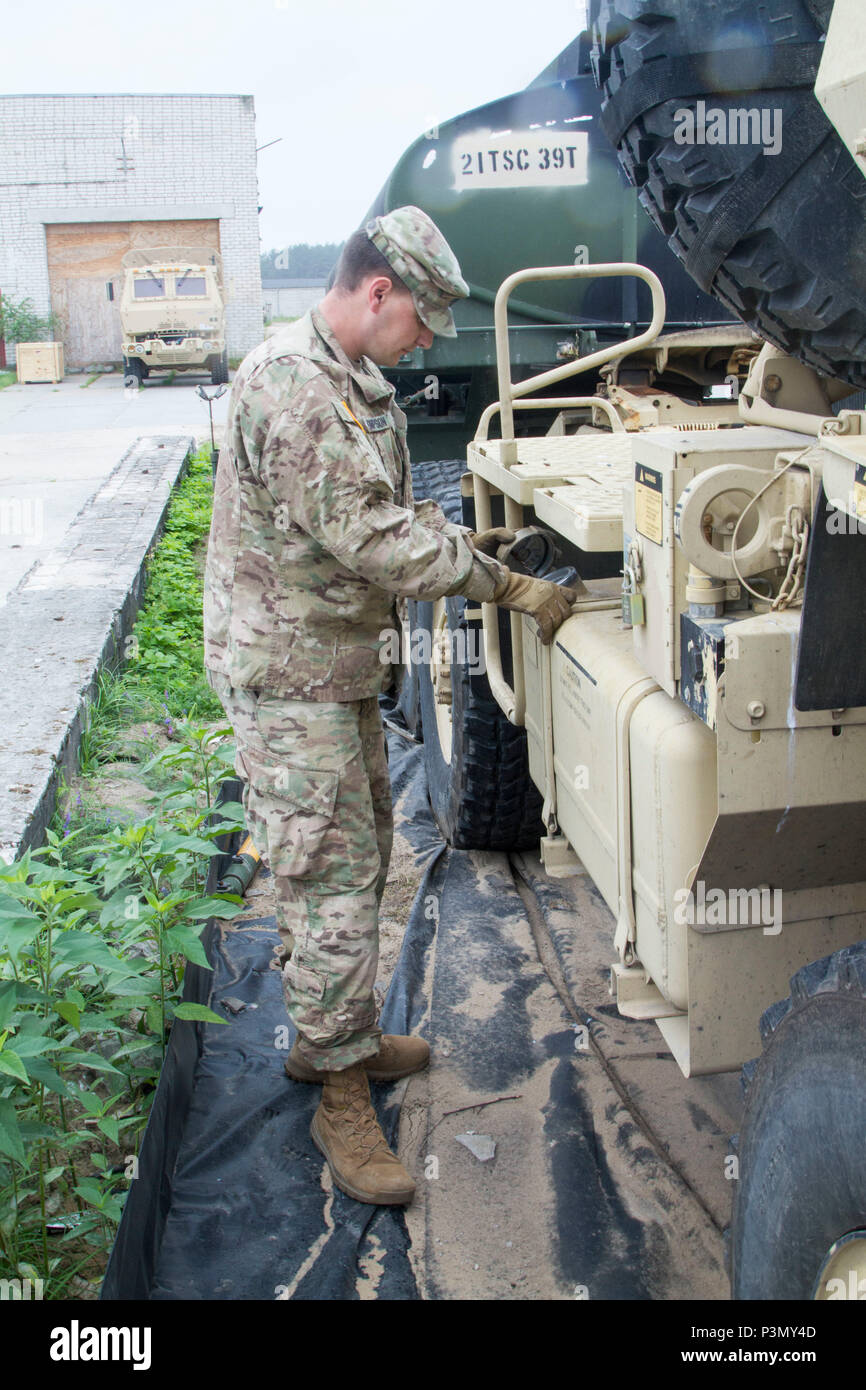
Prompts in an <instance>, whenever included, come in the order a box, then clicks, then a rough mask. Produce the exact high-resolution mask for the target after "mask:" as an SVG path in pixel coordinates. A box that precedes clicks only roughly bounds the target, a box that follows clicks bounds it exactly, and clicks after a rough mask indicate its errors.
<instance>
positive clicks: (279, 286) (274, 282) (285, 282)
mask: <svg viewBox="0 0 866 1390" xmlns="http://www.w3.org/2000/svg"><path fill="white" fill-rule="evenodd" d="M327 279H328V277H327V275H314V276H313V277H312V279H308V280H292V279H290V278H289V277H288V276H287V275H277V276H274V278H273V279H270V278H269V277H268V276H265V275H263V276H262V289H263V290H323V289H324V288H325V284H326V283H327Z"/></svg>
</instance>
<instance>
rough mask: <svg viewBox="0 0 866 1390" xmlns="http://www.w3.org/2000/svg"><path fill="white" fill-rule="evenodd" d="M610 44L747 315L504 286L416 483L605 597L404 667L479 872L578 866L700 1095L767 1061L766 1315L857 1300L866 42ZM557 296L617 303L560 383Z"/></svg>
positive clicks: (696, 1)
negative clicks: (503, 862) (464, 441)
mask: <svg viewBox="0 0 866 1390" xmlns="http://www.w3.org/2000/svg"><path fill="white" fill-rule="evenodd" d="M777 11H778V13H777ZM590 18H591V25H592V32H593V45H592V63H593V67H594V71H595V75H596V77H597V80H598V83H599V86H600V89H601V92H602V96H603V105H602V110H601V124H602V125H603V127H604V129H605V131H606V133H607V136H608V138H610V139H611V140H612V144H613V146H615V147H616V150H617V152H618V154H619V158H620V160H621V161H622V164H623V167H624V169H625V170H626V171H627V173H628V175H629V177H630V179H631V180H632V181H633V183H634V185H635V186H636V188H637V190H638V192H639V197H640V201H641V203H642V205H643V207H644V209H645V210H646V212H647V214H648V215H649V216H650V217H651V218H652V220H653V222H654V223H655V225H656V228H657V229H658V233H659V235H661V236H663V237H664V238H665V239H666V240H667V242H668V246H669V248H670V249H671V251H673V252H674V253H675V254H676V255H677V256H678V257H679V258H680V260H681V262H682V263H683V265H684V267H685V269H686V270H688V272H689V273H690V274H691V275H692V276H694V277H695V279H696V280H697V283H698V285H699V287H700V289H701V291H702V293H704V294H712V295H714V296H716V297H717V298H718V299H719V301H720V302H721V303H722V304H724V305H725V306H727V307H728V308H729V309H730V310H732V311H733V313H734V314H735V315H736V316H737V317H736V320H728V321H727V322H724V321H718V322H716V323H715V324H708V325H706V326H704V327H701V328H698V329H695V328H693V327H691V328H690V327H689V326H688V325H687V324H684V323H683V322H682V321H681V320H682V315H681V314H680V313H676V314H675V322H674V323H673V324H671V322H670V319H669V318H668V321H667V324H666V322H665V308H666V305H665V292H664V289H663V286H662V283H661V280H660V277H659V275H657V274H656V273H655V272H654V269H653V267H652V266H648V265H646V264H641V263H640V261H641V257H640V256H639V255H634V256H628V257H625V258H624V260H625V261H627V262H628V263H616V260H617V257H616V256H610V257H609V256H607V255H605V254H604V240H603V239H601V240H600V241H596V240H595V239H594V238H593V237H592V235H591V234H590V233H587V234H585V235H581V236H580V237H579V238H578V237H577V236H575V238H574V240H575V241H577V240H579V241H581V242H583V243H585V244H586V243H588V242H589V243H591V248H590V254H589V255H588V256H586V257H583V256H578V257H577V261H578V263H577V264H572V263H571V262H572V259H573V258H572V257H571V256H570V255H564V256H559V257H557V258H556V261H555V262H554V263H552V264H551V265H548V266H545V265H544V264H543V263H542V262H541V261H540V260H539V258H538V257H532V256H530V255H527V257H526V262H527V263H526V267H525V268H523V269H521V270H518V271H515V272H514V273H510V274H508V275H507V276H506V277H505V278H504V280H503V283H502V284H501V286H500V288H499V290H498V292H497V294H496V296H495V311H494V318H495V328H494V336H495V357H496V373H497V385H496V392H495V396H496V399H495V400H493V401H492V402H490V403H488V404H486V405H484V406H483V408H482V409H481V410H480V411H479V417H478V424H477V427H476V430H475V435H474V439H473V440H472V442H471V443H470V445H469V448H468V455H467V462H466V465H465V466H464V465H462V464H458V463H456V462H454V461H449V460H444V461H443V460H438V461H435V460H434V461H428V462H421V463H420V464H419V465H418V466H417V467H416V468H414V469H413V480H414V484H415V491H416V497H418V498H420V497H423V496H432V497H434V498H436V499H437V500H438V501H439V502H440V503H441V505H442V506H443V509H444V510H445V511H446V513H447V514H448V515H449V516H450V517H451V518H452V519H454V520H457V521H461V522H463V523H464V524H465V525H467V526H471V527H472V528H473V529H476V530H484V529H487V528H489V527H491V526H494V525H504V526H507V527H509V528H510V529H511V530H513V531H514V532H515V533H516V538H515V540H514V542H512V543H511V544H510V545H509V546H507V547H503V548H502V549H501V550H500V558H501V559H503V560H505V561H506V562H507V563H509V564H510V565H512V567H514V568H518V569H522V570H523V571H524V572H528V573H534V574H538V575H542V576H547V577H550V578H552V579H553V580H554V581H556V580H559V581H560V582H574V580H575V575H577V576H578V579H577V584H578V588H579V596H578V599H577V601H576V603H575V605H574V607H573V610H572V614H571V616H570V617H569V618H568V619H567V620H566V621H565V622H564V623H563V625H562V626H561V627H560V628H559V630H558V631H557V633H556V635H555V638H554V641H553V643H552V644H551V645H550V646H542V645H541V643H540V642H539V640H538V638H537V636H536V633H535V630H534V626H533V624H532V623H531V622H530V621H529V620H527V619H525V618H522V617H520V616H518V615H515V614H508V613H504V612H502V611H500V610H497V609H496V608H495V607H494V606H492V605H483V606H482V607H480V608H479V607H477V606H475V605H471V604H467V603H466V601H465V600H463V599H462V598H457V597H452V598H444V599H441V600H439V601H437V602H436V603H428V604H422V603H415V604H412V605H410V616H411V622H412V625H413V627H414V628H415V629H416V630H421V631H424V632H426V633H427V634H428V635H429V636H430V638H432V640H431V641H429V642H428V643H426V644H419V650H420V649H422V648H423V646H425V645H426V647H427V649H428V650H429V651H430V652H431V653H432V656H431V659H430V661H429V664H427V665H426V666H422V667H420V668H417V667H412V668H411V669H410V671H409V676H410V677H411V679H412V680H414V681H415V682H417V701H418V705H419V712H420V722H421V726H422V729H423V737H424V748H425V762H426V766H427V773H428V782H429V787H430V797H431V802H432V805H433V809H434V813H435V815H436V817H437V820H438V822H439V824H440V826H441V828H442V830H443V833H444V834H445V836H446V838H447V839H448V840H449V841H450V842H451V843H453V844H455V845H457V846H460V847H464V848H485V849H499V850H512V849H517V848H526V847H538V846H539V844H540V848H541V854H542V858H543V862H544V864H545V867H546V869H547V871H548V873H549V874H551V875H553V876H559V875H569V874H575V873H586V874H588V875H589V876H590V878H591V879H592V881H593V882H594V884H595V886H596V887H597V889H598V890H599V892H600V894H601V895H602V897H603V898H604V901H605V903H606V904H607V907H608V908H609V910H610V914H611V916H610V930H611V993H612V994H613V995H614V997H615V999H616V1002H617V1005H618V1008H619V1011H620V1013H621V1014H623V1015H624V1016H626V1017H632V1018H636V1019H644V1020H646V1019H654V1020H655V1021H656V1023H657V1025H658V1027H659V1029H660V1031H661V1033H662V1036H663V1038H664V1040H665V1043H666V1044H667V1046H668V1047H669V1049H670V1050H671V1052H672V1053H673V1055H674V1057H675V1058H676V1060H677V1062H678V1063H679V1065H680V1067H681V1069H682V1071H683V1073H684V1076H685V1077H689V1076H696V1075H706V1074H709V1073H713V1072H718V1071H725V1070H735V1069H738V1068H740V1067H743V1068H744V1071H743V1075H744V1081H745V1083H746V1086H747V1092H746V1101H745V1109H744V1116H743V1123H742V1127H741V1133H740V1136H739V1148H738V1161H739V1177H738V1180H737V1181H736V1182H733V1183H732V1188H733V1193H734V1195H733V1214H732V1225H731V1240H730V1275H731V1283H732V1290H733V1295H734V1297H735V1298H741V1299H765V1298H780V1299H803V1298H805V1299H810V1298H817V1299H834V1298H839V1297H844V1298H847V1297H854V1298H858V1297H859V1298H862V1297H863V1296H864V1294H866V1143H864V1134H866V939H864V938H866V861H864V855H863V846H864V837H866V640H864V639H866V632H864V624H866V617H864V615H866V600H864V594H866V410H864V408H863V406H864V398H863V395H862V388H863V387H864V386H866V224H864V219H863V216H862V209H863V207H864V200H866V181H864V172H866V58H864V54H866V14H864V12H863V11H862V9H861V8H860V0H836V3H835V6H834V4H833V0H786V3H785V5H784V6H775V5H773V4H768V5H766V6H760V7H756V6H755V5H754V4H753V3H751V0H714V2H713V3H710V0H618V3H617V0H592V5H591V14H590ZM552 119H553V117H551V120H552ZM542 128H543V127H541V126H537V127H536V130H541V129H542ZM518 137H519V138H520V144H519V145H518ZM543 138H544V140H545V141H546V142H547V143H546V144H545V145H543V146H542V144H541V141H542V136H541V135H539V136H538V141H537V143H536V144H535V145H532V144H531V143H530V141H529V136H528V133H527V134H524V133H523V132H522V131H519V132H516V133H515V131H514V129H513V128H512V129H509V128H508V127H506V126H503V130H502V132H501V133H500V134H499V135H496V134H495V132H494V133H490V132H487V133H486V139H485V142H482V143H483V144H484V149H483V150H482V148H481V144H479V145H478V146H477V148H476V146H475V145H472V146H471V148H470V147H469V146H468V145H467V148H466V149H463V148H462V146H460V145H456V146H455V147H454V148H455V153H454V155H453V156H452V168H451V171H450V175H449V177H450V178H453V177H454V171H455V169H456V170H457V171H459V169H460V168H461V167H462V161H463V160H464V159H466V157H467V156H470V159H469V164H468V165H467V170H468V168H470V167H472V168H473V176H475V170H476V166H477V172H479V173H482V174H483V176H486V174H484V173H483V171H487V170H488V168H489V167H490V156H489V151H490V150H493V149H495V150H497V151H498V158H497V161H496V163H497V166H498V167H499V168H502V167H503V166H504V162H505V161H504V151H505V150H506V149H509V150H510V151H511V152H512V162H514V151H515V150H516V149H517V148H520V149H527V150H529V149H531V150H532V152H533V157H534V158H535V159H536V160H538V159H540V158H543V156H540V155H539V150H540V149H542V148H546V149H547V150H548V155H549V154H550V149H551V148H552V137H549V136H548V135H547V133H546V128H545V134H544V137H543ZM494 139H495V141H496V143H494ZM557 139H559V136H557ZM557 147H564V146H557ZM431 148H432V147H431ZM419 152H420V147H419ZM482 156H483V160H484V163H483V170H482V164H481V163H477V161H478V160H479V159H481V158H482ZM527 157H528V156H527ZM473 160H475V161H476V166H473V164H472V161H473ZM433 164H434V167H435V161H433ZM509 172H511V171H509ZM446 182H447V181H446ZM448 186H449V187H450V184H449V185H448ZM488 186H489V188H490V192H491V197H492V196H493V194H494V193H495V191H496V187H497V185H495V183H494V182H492V181H491V182H490V183H489V185H488ZM572 192H574V190H572ZM427 207H428V209H429V210H430V211H431V213H432V215H434V216H435V215H436V208H435V206H432V207H431V205H430V203H429V202H428V203H427ZM492 208H493V205H492V203H491V214H490V218H489V225H490V227H491V235H492V229H493V228H494V227H495V220H494V216H493V211H492ZM541 211H542V205H541V204H540V203H539V215H541ZM473 215H474V216H476V217H477V218H478V219H479V222H481V221H483V217H484V214H483V205H481V206H479V207H478V209H477V211H476V212H475V213H474V214H473ZM443 225H444V226H445V227H446V228H447V227H448V224H447V219H443ZM448 234H449V235H450V234H451V231H450V228H448ZM541 239H542V238H540V240H541ZM545 245H549V242H545ZM528 249H529V245H527V250H528ZM566 249H567V250H568V251H570V250H571V249H572V248H571V247H570V246H569V247H567V248H566ZM622 249H623V248H622V245H617V246H616V251H617V253H618V255H621V254H622ZM600 252H601V254H600ZM458 254H460V253H459V251H458ZM475 273H476V274H477V272H475ZM468 278H470V279H472V278H473V272H472V270H471V269H470V273H469V276H468ZM530 286H531V287H532V288H531V295H532V298H531V299H530V298H529V297H528V295H529V291H528V288H527V287H530ZM611 286H615V287H616V288H615V290H614V291H613V292H611V289H610V287H611ZM626 286H628V288H627V289H626V288H625V287H626ZM557 287H559V289H560V290H561V291H562V296H563V297H562V303H563V304H564V305H565V306H566V307H565V308H564V309H563V311H562V312H563V314H564V317H565V318H566V319H569V318H571V319H572V320H573V319H574V317H575V315H577V314H579V313H581V312H582V313H584V314H587V313H590V314H591V313H592V311H593V309H594V308H595V307H597V306H598V305H599V304H603V305H604V306H605V308H604V311H603V312H602V313H601V314H600V315H599V323H598V325H596V327H594V328H593V329H592V330H591V333H592V336H588V335H587V332H586V330H585V328H584V327H582V326H578V327H577V329H576V331H575V332H574V333H573V334H572V335H571V336H570V337H569V339H568V342H567V343H566V344H564V345H563V348H562V350H561V351H560V352H559V356H560V359H561V361H560V364H559V365H558V366H555V367H550V366H548V368H547V369H546V370H544V371H540V372H534V373H532V372H531V371H529V370H527V363H528V362H533V361H534V360H535V358H534V354H533V353H532V352H530V353H527V352H526V351H525V350H524V347H523V344H524V343H525V342H527V341H529V342H532V341H533V337H532V335H533V334H534V333H535V332H536V329H535V326H534V325H535V315H534V312H533V313H530V314H526V313H525V307H524V306H526V305H536V304H539V305H540V304H541V303H543V304H544V306H545V312H546V314H547V317H548V318H550V317H551V316H552V315H551V311H550V310H549V309H548V308H547V306H548V305H555V303H556V301H555V300H554V299H553V298H552V296H553V294H554V293H555V291H556V289H557ZM675 293H676V291H675ZM512 296H514V299H512ZM515 299H517V300H518V301H522V306H521V307H519V309H518V314H517V315H516V319H517V325H516V327H514V326H512V325H511V324H510V321H509V306H510V304H511V303H513V302H514V300H515ZM614 302H617V303H619V304H621V305H625V304H626V303H627V304H628V305H629V306H630V307H629V310H628V312H627V313H626V312H625V310H623V311H622V312H621V313H620V315H619V316H617V315H616V314H612V313H610V312H609V311H610V306H611V305H612V304H613V303H614ZM467 312H468V313H470V314H471V313H472V312H473V306H472V303H471V302H470V304H469V306H468V311H467ZM617 317H619V318H620V319H621V320H622V321H621V323H620V328H621V330H625V331H621V341H620V342H619V344H617V343H615V342H612V341H610V340H606V333H607V332H608V331H609V330H610V328H611V327H612V324H613V321H614V320H615V319H616V318H617ZM602 320H603V321H604V324H603V326H604V328H605V333H602V332H599V331H598V329H599V328H600V327H601V326H602V323H601V321H602ZM565 327H566V324H563V328H565ZM630 335H632V336H630ZM563 336H564V337H565V336H566V335H565V334H563ZM444 350H445V351H446V352H447V350H448V345H447V343H446V344H445V348H444ZM486 350H487V349H486V348H485V351H486ZM575 376H576V377H577V378H578V381H579V385H578V390H577V391H576V392H575V394H568V388H567V387H566V386H565V385H564V382H565V381H566V380H567V379H569V378H572V377H575ZM539 421H541V422H542V424H541V425H540V426H539ZM497 422H498V426H499V436H500V437H493V430H494V427H495V425H496V423H497ZM456 639H461V640H456ZM478 652H481V653H482V654H483V661H479V660H478V659H477V657H476V655H474V654H476V653H478ZM406 692H409V693H408V695H407V693H406ZM412 702H413V691H412V686H411V684H410V681H408V680H407V682H406V686H405V689H404V701H403V703H404V708H406V709H410V710H411V708H412ZM574 932H575V941H576V942H579V939H580V933H581V923H580V921H578V920H576V921H575V922H574ZM756 1059H757V1060H756ZM684 1084H686V1085H687V1084H688V1082H684ZM852 1289H853V1292H852ZM840 1290H841V1291H840Z"/></svg>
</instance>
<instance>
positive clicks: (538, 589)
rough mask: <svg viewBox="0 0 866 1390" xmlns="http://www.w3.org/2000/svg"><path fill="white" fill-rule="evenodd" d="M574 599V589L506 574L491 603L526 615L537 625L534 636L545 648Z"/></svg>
mask: <svg viewBox="0 0 866 1390" xmlns="http://www.w3.org/2000/svg"><path fill="white" fill-rule="evenodd" d="M576 598H577V590H576V589H567V588H565V587H564V586H563V585H560V584H551V583H549V581H548V580H546V579H531V578H530V577H529V575H526V574H512V573H511V572H510V571H509V574H508V578H507V579H506V580H505V582H504V584H502V585H500V587H499V588H498V589H496V590H494V594H493V600H492V601H493V603H495V604H498V605H499V607H500V608H507V609H509V610H510V611H511V612H512V613H528V614H529V616H530V617H531V618H534V619H535V622H536V624H537V625H538V635H539V637H540V638H541V641H542V642H543V643H544V645H545V646H547V645H548V644H549V643H550V642H552V640H553V634H554V632H555V631H556V629H557V628H558V627H559V624H560V623H561V622H564V621H565V619H566V618H567V617H568V615H569V613H570V612H571V605H572V604H573V603H574V601H575V599H576Z"/></svg>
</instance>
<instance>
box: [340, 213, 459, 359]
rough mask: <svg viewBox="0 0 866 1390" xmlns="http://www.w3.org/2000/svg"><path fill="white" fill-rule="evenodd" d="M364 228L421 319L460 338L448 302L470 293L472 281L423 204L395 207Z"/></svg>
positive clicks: (436, 329) (442, 332)
mask: <svg viewBox="0 0 866 1390" xmlns="http://www.w3.org/2000/svg"><path fill="white" fill-rule="evenodd" d="M364 230H365V231H366V233H367V236H368V237H369V238H370V240H371V241H372V243H373V245H374V246H375V247H377V249H378V250H379V251H381V252H382V255H383V256H384V257H385V259H386V261H387V262H388V264H389V265H390V266H392V267H393V269H394V272H395V274H396V275H399V276H400V279H401V280H402V281H403V283H404V284H405V286H406V288H407V289H408V290H410V291H411V294H412V300H413V302H414V304H415V308H416V310H417V311H418V317H419V318H420V319H421V321H422V323H425V324H426V325H427V327H428V328H431V329H432V330H433V332H434V333H441V334H442V335H443V337H445V338H456V337H457V329H456V328H455V326H454V318H453V315H452V313H451V310H450V308H449V307H448V306H449V305H450V304H451V303H453V301H454V300H455V299H465V298H467V296H468V294H469V286H468V285H467V283H466V281H465V280H464V279H463V276H462V275H461V274H460V266H459V265H458V264H457V257H456V256H455V255H454V252H453V251H452V250H451V247H450V246H449V245H448V242H447V241H446V240H445V238H444V236H443V235H442V233H441V232H440V230H439V228H438V227H437V226H436V224H435V222H432V221H431V220H430V218H429V217H428V216H427V214H426V212H422V211H421V209H420V208H416V207H405V208H395V209H394V211H393V212H388V213H385V215H384V216H383V217H376V218H374V219H373V221H372V222H368V223H367V225H366V227H365V228H364Z"/></svg>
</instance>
